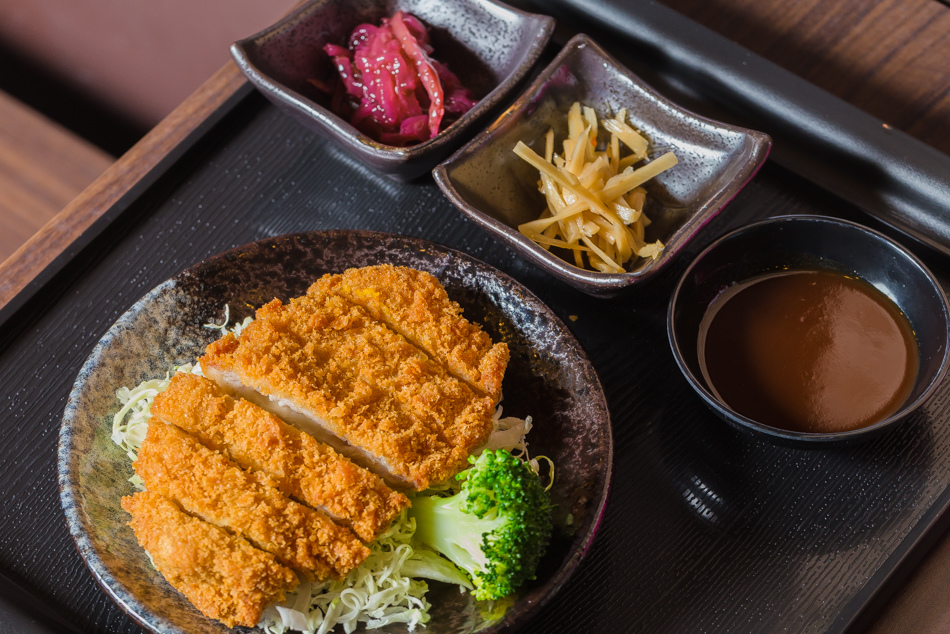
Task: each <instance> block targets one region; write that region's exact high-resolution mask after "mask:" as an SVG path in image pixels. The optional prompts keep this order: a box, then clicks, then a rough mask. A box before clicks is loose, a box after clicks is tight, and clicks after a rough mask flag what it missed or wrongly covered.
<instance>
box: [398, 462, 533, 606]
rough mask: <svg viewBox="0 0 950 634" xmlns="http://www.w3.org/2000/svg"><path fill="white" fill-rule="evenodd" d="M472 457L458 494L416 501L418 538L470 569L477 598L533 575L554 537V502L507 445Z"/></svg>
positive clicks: (508, 590)
mask: <svg viewBox="0 0 950 634" xmlns="http://www.w3.org/2000/svg"><path fill="white" fill-rule="evenodd" d="M469 462H470V463H472V466H471V467H470V468H468V469H466V470H465V471H463V472H461V473H460V474H459V475H458V476H457V477H458V479H459V480H461V481H462V490H461V491H460V492H459V493H457V494H455V495H453V496H451V497H439V496H437V495H422V496H418V497H416V499H415V500H413V502H412V508H411V509H410V511H409V513H410V515H411V516H412V517H414V518H415V519H416V534H415V537H414V539H415V540H417V541H420V542H422V543H423V544H425V545H427V546H429V547H431V548H433V549H435V550H437V551H439V552H440V553H442V554H443V555H445V556H446V557H448V558H449V559H450V560H451V561H452V562H453V563H455V565H457V566H458V567H459V568H461V569H462V570H464V571H465V572H467V573H468V575H469V576H470V577H471V578H472V582H473V583H474V585H475V590H474V593H473V594H474V596H475V598H476V599H478V600H484V599H499V598H501V597H505V596H508V595H509V594H512V593H513V592H514V591H515V590H517V589H518V587H520V586H521V585H522V584H523V583H524V582H525V581H529V580H531V579H534V578H535V571H536V570H537V567H538V561H539V560H540V559H541V556H542V555H543V554H544V551H545V550H546V549H547V546H548V542H549V541H550V539H551V501H550V498H549V496H548V493H547V491H545V490H544V487H543V486H542V485H541V481H540V479H539V478H538V476H537V475H536V474H535V473H534V471H532V470H531V467H529V466H528V465H527V463H525V462H524V461H523V460H521V459H520V458H517V457H515V456H513V455H511V454H510V453H508V452H507V451H505V450H496V451H490V450H489V451H484V452H482V454H481V455H480V456H479V457H478V458H477V459H476V458H474V457H470V458H469Z"/></svg>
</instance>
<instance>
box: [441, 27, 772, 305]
mask: <svg viewBox="0 0 950 634" xmlns="http://www.w3.org/2000/svg"><path fill="white" fill-rule="evenodd" d="M575 101H579V102H580V103H581V104H583V105H585V106H589V107H592V108H594V110H595V111H596V112H597V113H598V115H599V116H601V117H604V116H607V115H613V114H615V113H616V112H617V111H618V110H620V109H621V108H626V109H627V120H628V121H629V122H630V123H631V124H632V125H633V126H634V127H635V128H637V129H638V130H639V131H640V132H641V133H643V134H644V136H646V137H647V139H649V141H650V144H651V153H652V154H653V155H659V154H662V153H665V152H667V151H668V150H672V151H673V152H675V154H676V157H677V159H678V160H679V163H678V164H677V165H676V166H675V167H674V168H672V169H670V170H668V171H667V172H664V173H663V174H660V175H659V176H658V177H656V178H654V179H652V180H651V181H650V182H649V183H648V184H647V185H646V187H647V191H648V194H649V196H648V204H647V208H646V213H647V215H648V217H649V218H650V220H651V221H652V224H651V225H650V226H649V227H647V230H646V237H647V241H648V242H652V241H654V240H657V239H659V240H662V241H663V243H664V244H665V245H666V248H665V249H664V250H663V251H662V253H661V255H660V256H659V257H658V258H657V259H656V260H646V261H644V260H640V261H638V262H636V263H635V264H634V268H632V269H631V270H629V271H628V272H626V273H619V274H607V273H600V272H597V271H589V270H582V269H580V268H577V267H575V266H573V265H571V264H568V263H567V262H566V261H565V260H563V259H561V258H560V257H558V256H557V255H555V254H554V253H552V252H549V251H546V250H544V249H542V248H541V247H539V246H538V245H536V244H534V243H533V242H532V241H531V240H530V239H528V238H526V237H525V236H523V235H522V234H521V233H520V232H519V231H518V229H517V227H518V225H519V224H521V223H524V222H527V221H529V220H534V219H535V218H537V217H538V216H539V215H540V213H541V210H543V209H544V207H545V203H544V198H543V196H542V195H541V194H540V193H539V192H538V191H537V187H536V183H537V180H538V173H537V170H535V169H534V168H532V167H531V166H530V165H529V164H528V163H526V162H525V161H523V160H522V159H521V158H519V157H518V156H516V155H515V154H514V153H513V152H512V149H513V148H514V147H515V145H516V144H517V142H518V141H523V142H524V143H526V144H527V145H529V146H531V147H532V148H533V149H534V150H535V151H537V152H538V153H539V154H542V155H543V154H544V151H543V149H544V135H545V133H546V132H547V131H548V129H550V128H554V130H555V137H556V139H557V142H560V140H561V139H563V138H565V136H566V134H567V111H568V108H570V106H571V104H572V103H574V102H575ZM770 147H771V140H770V139H769V137H768V136H767V135H765V134H763V133H761V132H756V131H754V130H748V129H745V128H739V127H735V126H731V125H727V124H724V123H720V122H717V121H712V120H710V119H706V118H704V117H700V116H698V115H695V114H693V113H691V112H688V111H686V110H684V109H682V108H680V107H679V106H677V105H676V104H674V103H672V102H670V101H668V100H667V99H665V98H664V97H662V96H661V95H660V94H658V93H656V92H655V91H653V90H652V89H651V88H650V87H649V86H647V85H646V84H645V83H644V82H643V81H642V80H641V79H640V78H639V77H637V76H636V75H635V74H633V73H632V72H631V71H630V70H628V69H627V68H625V67H624V66H623V65H621V64H620V63H619V62H618V61H616V60H615V59H613V58H612V57H611V56H610V55H608V54H607V53H606V52H605V51H604V50H603V49H602V48H600V46H598V45H597V44H596V43H595V42H594V41H593V40H591V39H590V38H589V37H587V36H585V35H583V34H581V35H577V36H575V37H574V38H573V39H571V41H570V42H568V43H567V45H566V46H565V47H564V48H563V49H562V51H561V52H560V53H559V54H558V56H557V57H556V58H555V59H554V60H553V61H552V62H551V63H550V64H549V65H548V66H547V67H546V68H545V69H544V70H543V71H542V72H541V74H540V75H539V76H538V77H537V78H536V79H535V80H534V82H533V83H532V84H531V86H530V87H529V88H528V89H527V90H526V91H525V93H524V94H522V95H521V97H519V98H518V101H517V102H515V103H514V104H513V105H512V106H511V107H510V108H508V110H506V111H505V113H504V114H503V115H502V116H501V117H500V118H499V119H498V120H497V121H495V122H494V123H493V124H492V125H491V126H490V127H489V128H488V129H486V130H485V131H483V132H482V133H480V134H479V135H478V136H477V137H475V139H473V140H472V141H471V142H470V143H468V144H467V145H466V146H465V147H463V148H462V149H460V150H459V151H458V152H456V153H455V154H454V155H453V156H452V157H451V158H449V159H448V160H447V161H445V162H444V163H442V164H441V165H439V166H437V167H436V168H435V170H433V176H434V177H435V180H436V182H437V183H438V184H439V187H440V188H441V189H442V191H443V193H445V195H446V196H447V197H448V198H449V200H451V201H452V202H453V203H454V204H455V205H456V206H457V207H458V208H459V209H460V210H461V211H462V213H464V214H465V215H466V216H468V217H469V218H471V219H472V220H474V221H475V222H477V223H479V225H480V226H482V227H483V228H484V229H486V230H487V231H489V232H491V233H493V234H494V235H496V236H497V237H498V238H500V239H501V240H502V241H503V242H505V243H507V244H508V246H510V247H512V248H513V249H515V250H517V251H518V252H519V253H520V254H521V255H523V256H524V257H526V258H527V259H529V260H531V261H532V262H534V263H535V264H537V265H539V266H541V267H542V268H543V269H545V270H546V271H548V272H550V273H552V274H553V275H555V276H556V277H558V278H560V279H562V280H564V281H565V282H567V283H569V284H571V285H573V286H576V287H577V288H579V289H580V290H582V291H585V292H588V293H591V294H594V295H613V294H616V293H617V292H619V291H622V290H624V289H625V288H627V287H629V286H631V285H633V284H636V283H637V282H639V281H641V280H644V279H647V278H648V277H650V276H652V275H654V274H655V273H656V272H657V271H659V270H660V269H662V268H663V267H665V266H666V265H667V264H668V263H669V262H670V261H671V260H672V258H673V257H675V255H676V254H677V253H678V252H679V251H680V250H681V249H682V248H683V247H684V246H686V244H687V243H688V242H689V241H690V240H691V239H692V238H693V237H694V236H695V235H696V233H697V232H698V231H700V230H701V229H702V227H703V226H704V225H705V224H706V223H708V222H709V221H710V220H711V219H712V218H713V217H714V216H716V214H718V213H719V212H720V211H721V210H722V209H723V208H724V207H725V206H726V205H727V204H728V203H729V201H731V200H732V199H733V197H735V196H736V194H738V193H739V191H740V190H741V189H742V188H743V187H744V186H745V184H746V183H747V182H748V181H749V179H750V178H752V176H754V175H755V173H756V172H757V171H758V169H759V167H760V166H761V165H762V163H763V162H764V161H765V159H766V157H767V156H768V153H769V149H770Z"/></svg>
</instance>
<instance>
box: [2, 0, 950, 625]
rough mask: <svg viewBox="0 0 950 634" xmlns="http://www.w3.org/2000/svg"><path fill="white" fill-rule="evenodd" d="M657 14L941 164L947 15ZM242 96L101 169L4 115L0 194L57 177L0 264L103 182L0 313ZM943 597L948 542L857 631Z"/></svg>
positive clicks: (221, 77)
mask: <svg viewBox="0 0 950 634" xmlns="http://www.w3.org/2000/svg"><path fill="white" fill-rule="evenodd" d="M663 3H664V4H666V5H668V6H670V7H671V8H674V9H676V10H677V11H680V12H681V13H683V14H685V15H687V16H690V17H692V18H693V19H695V20H696V21H698V22H700V23H702V24H705V25H706V26H708V27H709V28H711V29H713V30H714V31H717V32H719V33H720V34H722V35H724V36H726V37H728V38H730V39H732V40H734V41H736V42H738V43H740V44H742V45H743V46H745V47H747V48H749V49H751V50H752V51H754V52H755V53H758V54H759V55H762V56H763V57H765V58H767V59H769V60H771V61H774V62H776V63H778V64H779V65H781V66H783V67H785V68H787V69H789V70H791V71H792V72H794V73H796V74H798V75H800V76H802V77H804V78H806V79H808V80H810V81H812V82H813V83H815V84H817V85H818V86H820V87H822V88H824V89H825V90H828V91H829V92H831V93H833V94H835V95H837V96H839V97H841V98H843V99H845V100H846V101H849V102H850V103H852V104H854V105H856V106H858V107H860V108H862V109H864V110H865V111H867V112H869V113H871V114H873V115H875V116H877V117H879V118H881V119H883V120H884V121H885V122H887V123H888V124H890V125H892V126H893V127H895V128H898V129H901V130H904V131H905V132H908V133H909V134H911V135H913V136H915V137H916V138H918V139H920V140H922V141H924V142H925V143H928V144H930V145H931V146H933V147H935V148H937V149H938V150H940V151H942V152H944V153H948V154H950V61H948V60H950V6H948V5H945V4H942V3H940V2H937V1H936V0H881V1H877V2H875V1H873V0H865V1H861V0H840V1H839V0H796V2H794V3H789V2H783V1H782V0H663ZM248 90H249V87H248V84H247V83H246V82H245V81H244V79H243V76H242V75H241V74H240V73H239V71H238V70H237V68H236V67H235V66H234V65H233V64H228V65H226V66H225V67H224V68H222V69H221V70H220V71H219V72H218V73H217V74H215V75H214V76H213V77H212V78H211V79H209V80H208V82H206V83H205V84H204V85H203V86H202V87H201V88H200V89H199V90H198V91H196V92H195V93H194V94H193V95H192V96H191V97H189V98H188V99H187V100H186V101H185V102H183V103H182V105H181V106H179V107H178V108H177V109H176V110H175V111H174V112H172V113H171V114H170V115H169V116H168V117H167V118H166V119H165V120H163V121H162V122H161V123H160V124H159V125H158V126H156V127H155V128H154V129H153V130H152V131H151V132H150V133H149V134H147V135H146V136H145V137H144V138H143V139H142V140H141V141H140V142H139V143H138V144H137V145H136V146H135V147H133V148H132V149H131V150H130V151H129V152H128V153H126V154H125V155H124V156H122V157H121V158H120V159H119V160H117V161H116V162H114V163H112V164H111V165H109V166H108V167H107V168H106V167H105V166H106V164H107V163H108V159H105V160H101V161H100V162H99V163H98V164H96V163H92V164H90V163H86V164H85V165H81V164H77V163H76V162H75V161H74V162H73V163H72V164H70V160H69V157H70V150H69V148H68V147H66V146H64V145H60V146H58V148H59V150H60V151H58V152H55V153H54V154H55V155H56V156H57V157H58V159H57V160H60V159H61V160H62V161H63V163H62V164H57V165H56V166H50V165H49V163H48V161H49V160H50V159H49V156H50V151H49V150H50V138H51V137H50V134H49V128H48V125H49V123H48V122H45V121H43V120H42V119H39V118H35V117H32V116H30V114H29V113H28V112H27V113H23V112H20V111H19V110H17V109H16V108H15V106H14V107H13V110H12V111H13V112H15V113H16V114H18V117H19V118H18V119H17V122H18V123H17V124H16V126H15V128H16V129H17V130H18V139H20V140H19V141H17V145H16V152H17V154H18V157H17V156H16V155H11V156H3V155H0V159H2V161H0V184H2V183H4V178H20V179H21V180H17V181H15V182H17V183H22V182H23V181H22V178H23V175H24V174H28V173H29V171H30V169H31V168H30V167H29V166H31V165H34V166H35V165H37V164H40V165H45V166H46V167H48V168H49V169H50V171H52V172H54V173H56V174H59V176H60V180H59V181H57V180H56V179H49V180H41V181H40V182H39V183H38V185H36V187H40V188H48V191H43V192H42V194H43V195H42V196H41V198H42V197H44V196H45V197H46V199H47V202H46V204H45V208H43V209H41V208H40V207H43V205H40V206H39V207H36V208H34V209H31V211H29V212H28V213H22V214H19V215H17V214H14V213H12V212H6V211H3V210H2V208H0V253H3V250H2V249H3V248H4V246H5V245H8V248H13V245H14V244H15V243H17V242H19V241H20V240H22V239H23V236H22V234H20V235H17V234H16V232H17V231H21V232H22V230H23V227H24V226H25V225H24V218H25V219H26V221H25V223H26V225H29V224H30V223H33V225H34V226H39V225H40V224H41V223H42V222H43V221H45V220H46V218H47V217H49V216H50V215H51V214H53V213H55V209H56V207H57V205H58V203H57V202H56V201H57V200H58V199H57V198H56V191H60V192H61V191H64V190H63V189H62V187H63V185H62V183H67V185H66V187H67V189H66V190H65V191H68V187H69V186H70V185H68V183H70V182H72V183H73V184H72V185H71V186H72V187H73V188H75V187H76V185H75V182H76V176H75V175H76V174H77V173H78V174H81V176H80V177H79V180H80V181H82V180H83V179H86V180H88V179H89V178H91V177H92V175H91V174H90V170H92V174H95V173H96V172H97V171H99V170H100V169H105V171H104V172H103V173H102V174H101V176H99V177H98V178H97V179H96V180H95V181H94V182H93V183H92V184H91V185H90V186H89V187H88V188H87V189H85V190H84V191H83V192H82V193H81V194H79V195H78V196H77V197H76V198H74V199H73V200H72V201H71V202H69V203H68V204H66V206H65V208H63V209H62V211H60V212H59V213H58V214H56V215H55V216H53V217H52V218H51V219H50V220H49V222H47V223H46V224H45V225H43V226H42V228H41V229H40V230H39V231H38V232H37V233H36V234H35V235H33V236H32V237H31V238H29V240H28V241H26V243H24V244H23V245H22V246H20V248H19V249H18V250H17V251H16V252H15V253H14V254H13V255H12V256H11V257H10V258H8V259H7V260H5V261H3V262H2V263H0V310H6V311H10V310H15V308H16V301H14V300H15V298H16V297H17V294H18V293H19V292H20V291H21V290H23V289H25V288H28V287H31V286H39V285H42V284H43V283H44V282H45V281H46V280H47V278H48V275H49V273H48V269H47V267H48V266H49V265H50V264H51V263H53V262H54V261H55V260H57V258H62V257H69V256H70V254H72V253H75V252H76V251H77V250H78V249H80V248H81V247H82V246H83V245H84V243H83V242H82V236H83V234H84V233H85V232H86V230H87V229H89V228H90V227H91V226H93V225H94V224H95V223H97V222H108V221H110V220H111V215H117V214H118V213H121V211H122V210H123V208H124V205H125V204H127V203H128V202H129V201H131V200H133V199H134V198H135V196H136V195H137V194H138V193H139V192H141V191H142V190H143V189H145V188H146V187H147V186H148V185H150V184H151V182H153V180H154V179H155V177H156V174H157V173H159V172H160V171H161V168H162V167H163V166H165V165H168V164H170V163H172V162H174V161H175V160H176V159H177V158H178V156H180V154H181V153H182V152H184V150H185V149H186V148H187V147H188V145H189V141H190V140H191V139H195V138H197V137H198V136H200V135H201V133H202V131H203V130H204V129H206V127H207V126H209V125H211V124H213V123H214V122H213V121H212V120H211V119H209V117H212V116H213V113H215V111H217V110H218V109H219V106H221V105H222V104H224V103H227V102H229V101H230V100H234V99H239V98H241V97H242V96H243V95H244V94H245V93H246V91H248ZM2 105H3V103H2V101H0V107H2ZM8 110H9V108H8ZM2 114H3V112H0V115H2ZM7 117H8V115H4V116H0V120H3V119H4V118H7ZM8 120H9V119H8ZM0 130H2V128H0ZM54 137H55V135H54ZM60 143H63V142H61V141H60ZM101 158H102V157H101V156H100V159H101ZM81 162H82V161H80V163H81ZM156 168H158V169H156ZM17 169H20V170H21V171H20V174H19V175H18V174H17V172H16V170H17ZM83 170H85V171H83ZM11 174H12V176H11ZM8 182H14V181H8ZM10 191H12V189H11V188H10V186H6V189H3V190H2V193H0V196H4V197H5V198H6V199H7V200H10V194H9V192H10ZM60 195H61V194H60ZM49 201H53V202H49ZM60 202H61V201H60ZM11 302H12V303H11ZM4 307H5V308H4ZM948 597H950V534H948V535H944V536H943V537H942V538H940V539H939V541H938V542H937V545H936V546H935V547H934V549H933V550H932V551H931V552H930V553H929V554H928V555H927V556H926V558H925V559H924V561H923V563H922V564H921V565H920V566H919V567H917V568H916V569H915V570H914V571H913V572H912V574H911V575H910V576H909V578H908V579H907V581H906V582H905V583H904V584H903V586H902V588H901V590H900V591H899V592H898V593H897V594H896V595H895V596H894V597H893V599H891V600H890V601H889V602H888V603H886V604H885V605H884V606H882V611H881V613H880V614H879V615H878V617H877V618H876V619H875V620H874V623H873V625H871V626H870V628H869V630H868V632H870V633H873V634H896V633H904V632H919V633H934V634H936V633H938V632H950V600H948Z"/></svg>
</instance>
